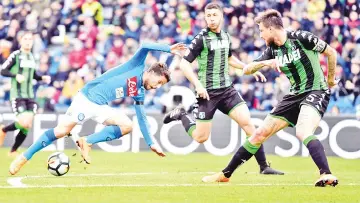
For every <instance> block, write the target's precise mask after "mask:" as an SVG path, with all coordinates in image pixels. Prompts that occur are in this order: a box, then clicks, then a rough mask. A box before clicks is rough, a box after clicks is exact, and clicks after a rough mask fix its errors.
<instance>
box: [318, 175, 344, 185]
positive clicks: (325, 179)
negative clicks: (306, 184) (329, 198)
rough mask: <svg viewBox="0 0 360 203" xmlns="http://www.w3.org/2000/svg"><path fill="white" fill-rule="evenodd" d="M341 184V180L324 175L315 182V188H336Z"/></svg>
mask: <svg viewBox="0 0 360 203" xmlns="http://www.w3.org/2000/svg"><path fill="white" fill-rule="evenodd" d="M338 183H339V180H338V179H337V178H336V177H335V176H334V175H332V174H323V175H321V176H320V178H319V179H318V180H317V181H316V182H315V187H325V186H327V185H330V186H333V187H335V186H336V185H337V184H338Z"/></svg>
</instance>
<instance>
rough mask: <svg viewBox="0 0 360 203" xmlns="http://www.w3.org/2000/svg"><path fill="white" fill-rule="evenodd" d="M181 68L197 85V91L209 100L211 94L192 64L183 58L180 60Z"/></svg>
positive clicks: (192, 82)
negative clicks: (197, 75)
mask: <svg viewBox="0 0 360 203" xmlns="http://www.w3.org/2000/svg"><path fill="white" fill-rule="evenodd" d="M179 66H180V68H181V70H182V71H183V73H184V75H185V77H186V78H187V79H188V80H189V81H190V82H191V84H193V85H194V86H195V90H196V93H197V94H198V95H199V96H200V97H201V98H203V99H207V100H209V99H210V97H209V94H208V93H207V91H206V89H205V88H204V87H203V85H202V84H201V82H200V81H199V79H198V78H197V77H196V75H195V73H194V71H193V69H192V67H191V64H190V63H189V61H187V60H186V59H182V60H181V62H180V65H179Z"/></svg>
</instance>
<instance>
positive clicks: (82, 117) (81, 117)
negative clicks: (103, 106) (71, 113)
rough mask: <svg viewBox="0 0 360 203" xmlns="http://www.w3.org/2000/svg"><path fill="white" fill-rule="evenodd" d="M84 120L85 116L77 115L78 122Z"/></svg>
mask: <svg viewBox="0 0 360 203" xmlns="http://www.w3.org/2000/svg"><path fill="white" fill-rule="evenodd" d="M84 119H85V115H84V114H83V113H79V115H78V120H79V121H83V120H84Z"/></svg>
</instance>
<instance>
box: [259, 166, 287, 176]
mask: <svg viewBox="0 0 360 203" xmlns="http://www.w3.org/2000/svg"><path fill="white" fill-rule="evenodd" d="M260 174H263V175H284V174H285V173H284V172H281V171H277V170H275V169H272V168H270V166H266V167H265V168H263V169H260Z"/></svg>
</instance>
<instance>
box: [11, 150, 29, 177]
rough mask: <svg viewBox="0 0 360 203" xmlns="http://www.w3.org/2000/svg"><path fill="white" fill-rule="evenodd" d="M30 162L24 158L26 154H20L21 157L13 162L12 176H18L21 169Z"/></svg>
mask: <svg viewBox="0 0 360 203" xmlns="http://www.w3.org/2000/svg"><path fill="white" fill-rule="evenodd" d="M27 161H28V160H27V159H26V158H25V157H24V154H20V155H19V156H17V157H16V159H14V161H12V162H11V164H10V168H9V172H10V174H11V175H15V174H17V173H18V172H19V171H20V169H21V168H22V167H23V166H24V165H25V164H26V162H27Z"/></svg>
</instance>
